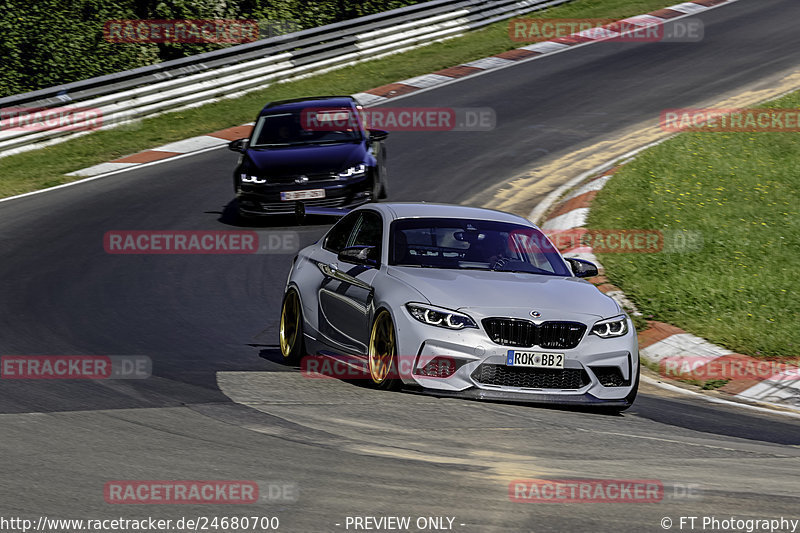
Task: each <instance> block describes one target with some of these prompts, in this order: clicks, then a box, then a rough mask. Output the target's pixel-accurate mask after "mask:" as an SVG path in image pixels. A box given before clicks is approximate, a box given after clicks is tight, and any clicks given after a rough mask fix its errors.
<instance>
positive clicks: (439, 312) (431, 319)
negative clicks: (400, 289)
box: [406, 303, 478, 329]
mask: <svg viewBox="0 0 800 533" xmlns="http://www.w3.org/2000/svg"><path fill="white" fill-rule="evenodd" d="M406 309H408V312H409V313H411V316H413V317H414V318H416V319H417V320H419V321H420V322H422V323H424V324H428V325H429V326H438V327H440V328H447V329H464V328H477V327H478V326H477V324H475V321H474V320H472V318H470V317H469V316H468V315H465V314H464V313H459V312H458V311H451V310H450V309H444V308H442V307H434V306H432V305H425V304H418V303H407V304H406Z"/></svg>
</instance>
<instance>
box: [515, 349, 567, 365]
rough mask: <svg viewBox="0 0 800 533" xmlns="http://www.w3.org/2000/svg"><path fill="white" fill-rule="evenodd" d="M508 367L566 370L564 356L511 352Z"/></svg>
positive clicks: (558, 354) (561, 354) (560, 354)
mask: <svg viewBox="0 0 800 533" xmlns="http://www.w3.org/2000/svg"><path fill="white" fill-rule="evenodd" d="M506 366H527V367H533V368H564V354H563V353H543V352H523V351H519V350H509V351H508V357H507V358H506Z"/></svg>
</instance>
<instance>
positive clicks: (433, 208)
mask: <svg viewBox="0 0 800 533" xmlns="http://www.w3.org/2000/svg"><path fill="white" fill-rule="evenodd" d="M364 207H368V208H372V209H376V210H378V211H380V212H382V213H384V214H385V215H386V216H387V217H389V218H391V219H393V220H397V219H400V218H465V219H474V220H494V221H497V222H509V223H512V224H523V225H526V226H533V225H534V224H532V223H531V221H529V220H528V219H526V218H524V217H521V216H519V215H514V214H511V213H506V212H504V211H496V210H494V209H484V208H481V207H469V206H465V205H456V204H435V203H427V202H385V203H373V204H368V205H367V206H364Z"/></svg>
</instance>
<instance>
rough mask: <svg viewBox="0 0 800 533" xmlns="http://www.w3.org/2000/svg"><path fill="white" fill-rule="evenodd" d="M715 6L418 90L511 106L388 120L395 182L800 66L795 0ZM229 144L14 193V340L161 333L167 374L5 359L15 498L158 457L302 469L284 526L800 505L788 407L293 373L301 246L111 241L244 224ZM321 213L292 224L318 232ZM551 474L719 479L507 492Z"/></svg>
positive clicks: (641, 526) (170, 471) (409, 102)
mask: <svg viewBox="0 0 800 533" xmlns="http://www.w3.org/2000/svg"><path fill="white" fill-rule="evenodd" d="M700 18H701V19H702V20H703V21H704V22H705V24H706V31H705V35H706V38H705V40H704V41H702V42H700V43H692V44H661V43H651V44H642V43H603V44H600V45H594V46H588V47H583V48H580V49H576V50H571V51H568V52H564V53H560V54H556V55H555V56H552V57H548V58H542V59H540V60H536V61H533V62H528V63H524V64H520V65H518V66H515V67H512V68H507V69H503V70H501V71H497V72H492V73H487V74H485V75H482V76H479V77H476V78H472V79H467V80H464V81H462V82H459V83H455V84H452V85H447V86H444V87H441V88H438V89H436V90H431V91H425V92H422V93H420V94H417V95H412V96H409V97H407V98H405V99H403V101H402V104H399V105H402V106H403V107H411V106H434V107H442V106H448V107H487V106H488V107H493V108H494V109H495V111H496V114H497V124H498V127H497V128H496V129H495V130H494V131H492V132H483V133H477V132H461V133H456V132H439V133H394V134H393V135H392V137H391V138H390V140H389V143H388V147H389V150H390V165H391V166H390V177H391V180H392V181H391V199H392V200H413V201H419V200H435V201H443V202H460V201H465V200H466V199H468V198H481V197H489V196H491V195H492V194H493V192H494V190H496V188H497V187H499V186H500V185H501V184H502V183H503V182H504V180H506V179H508V178H509V177H510V176H513V175H515V174H517V173H519V172H521V171H522V170H524V169H526V168H529V167H530V166H531V165H536V164H539V163H540V162H542V161H545V160H547V159H548V158H550V157H553V156H554V155H557V154H560V153H565V152H568V151H571V150H574V149H576V148H578V147H581V146H585V145H587V144H589V143H592V142H594V141H597V140H598V139H602V138H603V137H604V136H606V135H609V133H611V132H614V131H618V130H621V129H624V128H625V127H627V126H630V125H632V124H637V123H639V122H641V121H643V120H655V119H656V117H657V116H658V113H659V111H660V110H661V109H663V108H674V107H687V106H691V105H693V104H696V103H698V102H702V101H704V100H707V99H709V98H712V97H714V96H716V95H719V94H722V93H726V92H730V91H736V90H740V89H742V88H744V87H747V86H748V85H749V84H751V83H752V82H753V80H759V79H765V78H769V77H770V76H774V75H777V74H780V73H784V72H786V71H788V70H790V69H793V68H796V67H797V58H798V52H799V51H800V33H798V32H797V31H796V28H795V22H794V21H796V20H797V19H798V18H800V4H798V3H797V2H796V1H795V0H767V1H763V0H759V1H754V0H741V1H739V2H736V3H734V4H731V5H730V6H726V7H724V8H720V9H716V10H713V11H711V12H708V13H706V14H704V15H702V16H701V17H700ZM234 160H235V155H234V154H231V153H230V152H227V151H225V150H214V151H210V152H206V153H202V154H199V155H196V156H193V157H187V158H182V159H178V160H175V161H170V162H166V163H163V164H159V165H155V166H151V167H145V168H141V169H137V170H134V171H131V172H126V173H123V174H119V175H116V176H112V177H108V178H104V179H101V180H97V181H93V182H90V183H86V184H81V185H77V186H73V187H67V188H63V189H60V190H57V191H52V192H48V193H45V194H40V195H35V196H30V197H27V198H22V199H19V200H12V201H9V202H5V203H2V204H0V250H1V251H2V257H3V258H4V260H3V261H2V263H0V279H2V280H3V281H4V283H3V284H2V288H0V301H2V307H0V330H1V331H2V332H3V333H2V335H0V353H2V354H108V355H133V354H139V355H148V356H150V357H151V358H152V359H153V361H154V375H155V377H154V378H152V379H149V380H144V381H116V382H102V383H100V382H97V383H74V382H61V383H36V382H9V381H7V380H4V381H3V382H2V383H0V413H2V414H0V418H1V419H2V424H3V434H4V436H3V438H2V440H0V452H1V453H2V454H3V455H4V456H5V457H7V458H9V462H8V463H7V466H6V467H3V469H2V470H0V471H2V472H3V474H4V478H5V479H6V483H4V484H3V486H2V487H0V501H3V502H4V504H5V505H4V506H3V507H4V509H2V512H3V513H6V510H5V508H6V507H7V508H8V509H9V512H11V511H12V510H13V512H15V513H17V514H26V513H31V514H32V513H37V514H38V513H41V512H42V511H46V512H47V513H49V514H51V515H54V516H55V515H59V516H63V517H80V515H79V514H78V513H79V512H80V513H83V514H91V513H94V514H95V515H105V514H114V513H116V514H119V511H120V510H119V509H111V508H110V506H108V505H106V504H104V502H103V499H102V486H103V483H104V482H105V481H107V480H109V479H165V478H166V479H237V478H238V479H277V478H281V479H285V480H290V481H292V482H295V483H297V484H298V485H299V486H300V487H301V490H302V498H301V500H300V502H298V503H297V504H295V505H290V504H285V505H282V506H278V507H275V506H270V507H267V508H265V509H264V510H263V511H264V512H276V513H278V514H279V515H280V516H282V517H284V518H285V523H286V529H285V530H286V531H341V530H343V528H342V527H337V526H336V523H337V522H342V521H343V520H344V516H345V515H353V514H371V513H373V514H374V513H388V514H415V515H416V514H424V515H451V516H457V517H458V519H457V522H459V523H464V524H466V525H465V526H460V527H459V530H461V531H521V530H535V531H565V530H572V529H578V528H582V529H586V528H592V529H595V530H599V531H606V530H615V531H643V530H646V531H656V530H659V529H660V527H659V526H658V520H659V519H660V518H661V517H662V516H671V515H674V516H677V515H678V514H683V515H687V514H688V515H691V514H695V515H697V514H713V513H717V514H721V513H734V514H739V515H744V514H748V513H749V514H750V515H753V516H762V515H763V516H764V517H768V516H779V515H787V516H790V515H791V513H792V512H794V509H795V501H796V500H795V499H794V496H793V494H796V488H797V478H796V476H795V475H794V474H790V473H789V472H792V471H795V472H796V471H797V466H798V455H800V452H799V451H798V448H797V445H798V444H800V424H798V423H797V422H795V421H793V420H791V419H784V418H780V417H777V416H766V417H762V416H754V415H751V414H748V413H743V412H741V411H740V410H736V409H733V408H730V407H725V406H713V405H709V404H705V403H703V402H702V401H698V400H693V399H687V398H683V397H674V396H672V395H670V394H669V393H665V392H662V391H658V390H656V389H653V388H650V387H647V386H644V387H643V391H642V394H641V396H640V399H639V400H638V401H637V404H636V405H635V407H634V408H633V409H632V410H631V411H630V412H629V413H627V414H626V415H625V416H622V417H598V416H597V415H592V414H588V413H583V412H580V411H562V410H555V409H532V408H528V407H520V406H514V405H494V404H478V403H474V402H457V401H452V400H435V399H432V398H427V397H419V396H416V395H412V394H402V393H401V394H394V393H379V394H378V395H376V394H375V391H370V390H367V389H363V388H360V387H357V386H353V385H350V384H346V383H340V382H327V381H325V382H324V383H314V384H309V383H308V380H305V381H304V382H300V381H299V379H298V378H299V375H298V374H297V373H296V372H294V371H292V370H291V369H287V368H286V367H284V366H282V365H280V364H279V363H277V362H276V361H277V351H276V349H275V343H276V337H275V331H276V330H275V327H276V321H277V316H278V302H279V301H280V296H279V295H280V291H281V289H282V286H283V283H284V280H285V276H286V273H287V272H288V267H289V261H290V259H291V255H286V254H283V255H255V256H238V255H228V256H224V255H223V256H191V255H187V256H133V255H108V254H106V253H105V252H104V249H103V234H104V233H105V232H106V231H109V230H128V229H139V230H141V229H154V230H163V229H181V230H192V229H229V228H230V226H229V225H227V223H226V218H225V217H223V213H224V211H225V209H226V205H227V203H228V201H229V200H230V196H231V192H230V180H229V178H228V177H229V175H230V171H231V169H232V168H233V165H234ZM277 224H282V222H280V221H279V222H277ZM325 228H326V226H324V225H321V224H320V225H312V226H305V227H303V228H292V229H297V231H298V232H299V234H300V241H301V246H302V245H305V244H308V243H311V242H313V241H314V240H316V239H317V238H318V237H319V236H320V235H321V234H322V232H323V231H324V230H325ZM259 229H263V230H270V229H276V230H282V229H287V228H284V227H282V226H279V225H278V226H274V227H272V228H271V227H262V228H259ZM220 388H221V389H222V390H220ZM231 398H233V399H235V400H236V401H237V402H239V403H233V402H232V401H231ZM42 413H44V414H42ZM416 414H418V415H419V416H415V415H416ZM45 453H47V454H48V456H49V457H51V463H50V464H51V466H50V467H48V468H42V467H41V465H40V461H41V458H42V456H43V454H45ZM10 465H13V466H10ZM431 473H433V474H434V475H431ZM536 476H551V477H558V476H562V477H584V478H591V477H612V478H613V477H618V478H638V479H652V478H656V479H662V480H665V481H666V482H670V483H671V482H675V483H699V484H701V485H702V486H703V488H704V492H703V497H702V498H701V499H696V500H692V501H686V500H676V501H666V502H664V503H662V504H628V505H626V504H617V505H616V506H615V505H600V504H586V505H581V506H575V505H573V506H570V508H569V511H568V512H567V511H565V508H563V507H559V506H558V505H555V504H553V505H545V506H536V505H525V504H513V503H510V502H509V501H508V493H507V485H508V482H509V481H510V480H512V479H517V478H525V477H536ZM366 477H369V478H370V479H371V483H372V486H371V487H367V486H366V485H365V484H364V483H365V482H364V481H363V480H364V478H366ZM21 489H25V490H21ZM75 502H79V504H78V505H79V507H80V509H76V505H75ZM190 507H191V508H190ZM125 511H126V512H127V511H128V510H127V509H126V510H125ZM180 511H181V512H184V513H185V512H189V511H192V512H195V514H203V513H204V512H205V514H211V513H212V510H209V508H194V507H193V506H187V508H186V509H181V510H180ZM620 511H622V512H620ZM148 512H150V513H151V514H154V513H156V512H157V513H158V514H159V515H164V517H167V516H171V515H175V514H181V513H178V512H177V511H176V510H175V509H174V508H171V509H166V508H161V509H156V510H155V511H152V510H150V509H148ZM219 512H220V511H219V509H218V508H214V509H213V513H219ZM6 514H8V513H6ZM140 514H141V513H140ZM229 514H230V513H229Z"/></svg>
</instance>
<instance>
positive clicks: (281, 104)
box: [260, 96, 358, 115]
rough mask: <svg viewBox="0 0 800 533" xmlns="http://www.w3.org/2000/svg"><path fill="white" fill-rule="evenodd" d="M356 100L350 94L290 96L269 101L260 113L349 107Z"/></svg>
mask: <svg viewBox="0 0 800 533" xmlns="http://www.w3.org/2000/svg"><path fill="white" fill-rule="evenodd" d="M357 104H358V102H356V100H355V99H354V98H353V97H352V96H310V97H305V98H292V99H289V100H276V101H274V102H269V103H268V104H267V105H265V106H264V109H262V110H261V113H260V115H263V114H265V113H266V112H267V111H269V112H270V113H271V112H274V111H294V110H297V109H304V108H306V107H351V106H354V105H357Z"/></svg>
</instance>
